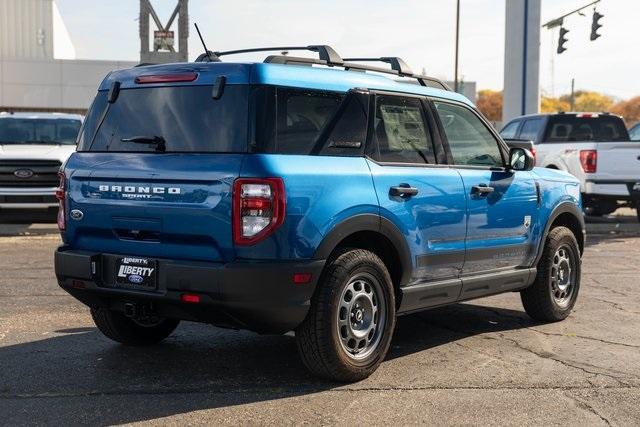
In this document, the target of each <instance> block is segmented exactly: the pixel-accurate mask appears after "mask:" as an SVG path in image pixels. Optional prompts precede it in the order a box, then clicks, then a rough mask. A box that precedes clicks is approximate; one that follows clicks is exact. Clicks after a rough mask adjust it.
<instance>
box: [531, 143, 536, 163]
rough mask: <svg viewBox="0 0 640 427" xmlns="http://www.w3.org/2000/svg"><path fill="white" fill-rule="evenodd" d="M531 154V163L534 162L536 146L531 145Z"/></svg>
mask: <svg viewBox="0 0 640 427" xmlns="http://www.w3.org/2000/svg"><path fill="white" fill-rule="evenodd" d="M531 155H532V156H533V164H534V165H535V164H536V160H537V159H536V147H531Z"/></svg>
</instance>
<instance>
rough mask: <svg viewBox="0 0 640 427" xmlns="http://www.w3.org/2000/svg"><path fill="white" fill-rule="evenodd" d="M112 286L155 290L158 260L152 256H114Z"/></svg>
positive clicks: (156, 287)
mask: <svg viewBox="0 0 640 427" xmlns="http://www.w3.org/2000/svg"><path fill="white" fill-rule="evenodd" d="M114 273H115V274H114V286H115V287H118V288H127V289H136V290H147V291H155V290H157V289H158V261H157V260H155V259H152V258H145V257H134V256H122V257H118V258H116V262H115V269H114Z"/></svg>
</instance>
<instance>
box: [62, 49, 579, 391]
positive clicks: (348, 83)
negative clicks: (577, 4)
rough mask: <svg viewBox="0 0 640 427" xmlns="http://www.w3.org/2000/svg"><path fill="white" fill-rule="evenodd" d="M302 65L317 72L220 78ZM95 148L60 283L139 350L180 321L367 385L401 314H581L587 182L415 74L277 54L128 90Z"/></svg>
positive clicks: (73, 182)
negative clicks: (287, 341)
mask: <svg viewBox="0 0 640 427" xmlns="http://www.w3.org/2000/svg"><path fill="white" fill-rule="evenodd" d="M296 49H306V50H309V51H312V52H314V53H317V54H318V58H315V57H314V58H310V57H302V56H300V57H296V56H291V55H288V54H280V55H272V56H269V57H268V58H267V59H266V60H265V61H264V62H262V63H231V62H222V61H220V57H221V56H224V55H230V54H234V53H242V52H247V51H266V50H287V51H292V50H296ZM372 60H377V61H381V62H382V63H384V64H387V65H388V66H389V68H387V67H386V66H371V65H370V64H368V62H369V61H372ZM383 74H387V75H389V76H390V77H391V78H388V77H386V76H385V75H383ZM401 77H402V78H404V80H407V81H401V80H402V79H400V78H401ZM416 82H417V83H418V84H414V83H416ZM78 142H79V145H78V152H77V153H75V154H73V155H72V156H71V157H70V158H69V160H68V161H67V162H66V164H65V165H64V166H63V169H62V172H61V174H60V187H59V189H58V192H57V197H58V199H59V201H60V209H59V215H58V225H59V228H60V230H61V234H62V238H63V241H64V243H63V244H62V245H61V246H60V247H59V248H58V249H57V251H56V253H55V271H56V275H57V279H58V282H59V284H60V286H61V287H62V288H63V289H64V290H66V291H67V292H69V293H70V294H71V295H73V296H74V297H75V298H77V299H78V300H80V301H81V302H83V303H84V304H86V305H88V306H89V307H90V308H91V314H92V316H93V319H94V320H95V323H96V325H97V327H98V328H99V329H100V330H101V331H102V332H103V333H104V334H105V335H106V336H107V337H109V338H111V339H113V340H115V341H118V342H120V343H123V344H126V345H148V344H155V343H157V342H159V341H161V340H162V339H164V338H166V337H167V336H168V335H169V334H171V333H172V332H173V330H174V329H175V328H176V326H177V325H178V322H179V321H180V320H187V321H196V322H206V323H210V324H214V325H218V326H228V327H232V328H241V329H249V330H252V331H256V332H259V333H276V334H280V333H285V332H288V331H291V330H294V331H295V334H296V339H297V343H298V348H299V350H300V355H301V358H302V360H303V361H304V363H305V365H306V366H307V367H308V368H309V370H310V371H311V372H313V373H314V374H316V375H319V376H322V377H324V378H329V379H333V380H339V381H356V380H360V379H363V378H365V377H367V376H368V375H370V374H371V373H372V372H373V371H375V369H376V368H377V367H378V366H379V364H380V363H381V361H382V360H383V359H384V357H385V355H386V353H387V351H388V349H389V343H390V341H391V337H392V335H393V331H394V326H395V320H396V317H397V316H399V315H404V314H407V313H412V312H416V311H420V310H424V309H428V308H432V307H437V306H442V305H446V304H452V303H456V302H460V301H465V300H470V299H473V298H479V297H484V296H487V295H493V294H498V293H503V292H513V291H518V292H520V294H521V296H522V302H523V304H524V308H525V310H526V312H527V313H529V315H531V316H532V317H533V318H534V319H537V320H541V321H558V320H561V319H564V318H565V317H567V316H568V315H569V313H570V311H571V310H572V308H573V306H574V304H575V303H576V298H577V296H578V290H579V287H580V263H581V261H580V259H581V254H582V251H583V247H584V240H585V230H584V222H583V216H582V211H581V206H580V203H581V202H580V188H579V185H578V181H577V180H576V179H575V178H573V177H572V176H570V175H568V174H566V173H563V172H561V171H555V170H550V169H538V168H535V169H534V168H533V158H532V157H531V154H530V153H529V152H528V151H527V150H526V149H523V148H512V149H511V150H509V148H508V147H507V145H506V144H505V143H504V142H503V140H502V139H501V138H500V137H499V135H498V134H497V133H496V132H495V130H494V129H493V128H492V127H491V126H490V125H489V124H488V123H487V121H486V120H485V119H484V118H483V117H482V115H481V114H480V113H479V112H478V111H477V110H476V108H475V107H474V106H473V105H472V104H471V103H470V102H469V101H468V100H467V99H466V98H464V97H463V96H461V95H459V94H457V93H454V92H452V91H450V90H448V88H447V87H446V85H444V84H443V83H442V82H440V81H438V80H436V79H432V78H429V77H425V76H419V75H415V74H413V73H412V72H411V70H409V68H408V67H407V66H406V64H405V63H404V62H403V61H402V60H401V59H399V58H395V57H384V58H353V59H346V58H345V59H343V58H341V57H340V56H339V55H338V54H337V53H336V52H335V51H334V50H333V49H331V48H330V47H329V46H307V47H302V48H296V47H286V48H274V49H266V48H262V49H248V50H243V51H229V52H207V53H206V54H203V55H201V57H200V58H199V59H198V60H197V61H196V62H194V63H182V64H170V65H157V66H139V67H135V68H132V69H128V70H122V71H114V72H112V73H111V74H109V75H108V76H107V77H106V78H105V80H104V81H103V82H102V84H101V85H100V88H99V90H98V94H97V96H96V98H95V101H94V102H93V105H92V106H91V108H90V110H89V113H88V115H87V117H86V120H85V122H84V124H83V127H82V129H81V132H80V135H79V140H78Z"/></svg>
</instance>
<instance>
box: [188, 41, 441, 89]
mask: <svg viewBox="0 0 640 427" xmlns="http://www.w3.org/2000/svg"><path fill="white" fill-rule="evenodd" d="M292 50H306V51H310V52H317V53H318V58H317V59H316V58H305V57H299V56H289V55H286V54H281V55H269V56H268V57H267V58H266V59H265V60H264V62H266V63H272V64H293V65H308V66H311V65H326V66H329V67H343V68H344V69H345V70H356V71H374V72H377V73H384V74H393V75H396V76H400V77H410V78H414V79H416V80H417V81H418V83H419V84H420V85H421V86H428V87H433V88H436V89H444V90H448V91H450V90H451V88H449V86H447V85H446V84H445V83H444V82H442V81H440V80H439V79H436V78H433V77H427V76H421V75H419V74H414V73H413V72H412V71H411V68H409V66H408V65H407V63H406V62H404V61H403V60H402V59H401V58H398V57H397V56H383V57H380V58H348V59H342V57H341V56H340V55H338V53H337V52H336V51H335V50H334V49H333V48H332V47H331V46H328V45H309V46H277V47H257V48H250V49H236V50H226V51H216V52H208V53H206V54H205V53H203V54H202V55H200V56H199V57H198V59H196V62H219V61H220V57H221V56H225V55H236V54H240V53H251V52H274V51H280V52H289V51H292ZM350 61H355V62H350ZM373 61H377V62H384V63H387V64H389V65H391V69H389V68H382V67H374V66H370V65H364V64H358V63H357V62H373Z"/></svg>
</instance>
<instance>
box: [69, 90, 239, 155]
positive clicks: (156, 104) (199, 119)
mask: <svg viewBox="0 0 640 427" xmlns="http://www.w3.org/2000/svg"><path fill="white" fill-rule="evenodd" d="M249 90H250V88H249V86H247V85H227V86H226V87H225V89H224V92H223V95H222V97H221V98H219V99H213V97H212V86H174V87H149V88H141V89H123V90H121V91H120V94H119V96H118V98H117V100H116V102H115V103H113V104H110V105H109V104H108V102H107V92H106V91H101V92H98V95H97V97H96V99H95V101H94V103H93V105H92V107H91V109H90V111H89V114H88V115H87V118H86V119H85V126H84V128H83V130H82V135H81V136H80V142H79V145H78V151H135V152H153V151H156V145H154V144H149V143H145V142H144V141H145V140H147V139H149V140H153V139H154V138H155V139H157V138H162V139H163V140H164V144H165V150H164V151H166V152H208V153H230V152H246V151H247V145H248V143H247V141H248V138H247V135H248V127H249V126H248V123H249V122H248V109H249V102H248V99H249ZM108 105H109V107H108V110H106V109H107V106H108ZM105 111H106V114H105ZM103 116H104V120H103V121H102V124H100V120H101V118H102V117H103ZM98 126H99V129H98V131H97V132H96V128H97V127H98ZM94 134H95V138H94ZM131 138H134V139H137V140H138V141H139V142H138V143H136V142H131V141H123V140H127V139H131Z"/></svg>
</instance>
